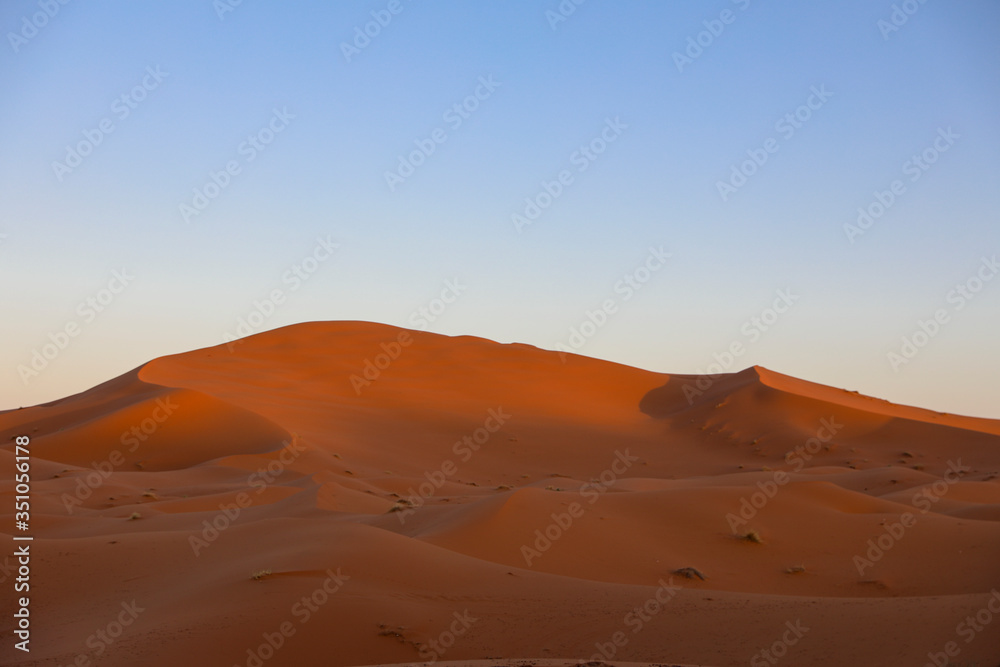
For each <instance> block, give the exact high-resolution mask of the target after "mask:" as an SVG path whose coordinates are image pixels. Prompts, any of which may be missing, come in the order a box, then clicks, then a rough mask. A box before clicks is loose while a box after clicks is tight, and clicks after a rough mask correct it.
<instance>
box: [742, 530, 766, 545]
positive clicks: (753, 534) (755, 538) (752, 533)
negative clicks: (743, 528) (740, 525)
mask: <svg viewBox="0 0 1000 667" xmlns="http://www.w3.org/2000/svg"><path fill="white" fill-rule="evenodd" d="M741 539H744V540H746V541H747V542H753V543H754V544H763V543H764V540H763V539H761V537H760V533H758V532H757V531H756V530H749V531H747V532H746V533H744V535H743V537H742V538H741Z"/></svg>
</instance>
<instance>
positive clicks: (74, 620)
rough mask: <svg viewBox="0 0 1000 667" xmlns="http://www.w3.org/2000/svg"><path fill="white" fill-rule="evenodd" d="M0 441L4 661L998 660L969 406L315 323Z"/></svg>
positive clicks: (994, 583)
mask: <svg viewBox="0 0 1000 667" xmlns="http://www.w3.org/2000/svg"><path fill="white" fill-rule="evenodd" d="M393 357H396V358H393ZM369 362H370V363H369ZM380 367H381V368H380ZM0 435H2V439H3V442H4V443H9V444H5V445H4V446H3V448H2V449H0V480H3V483H2V486H0V489H2V493H0V496H2V497H0V514H2V517H3V521H2V526H3V530H4V531H6V532H5V533H4V534H5V535H10V534H11V533H12V531H13V528H12V526H13V525H14V517H13V506H14V500H13V496H14V484H13V474H14V461H13V457H14V447H13V441H12V438H13V437H14V436H17V435H28V436H30V437H31V452H32V455H33V457H34V458H33V462H32V517H31V533H32V534H33V535H34V536H35V540H34V542H33V543H32V554H33V559H32V564H31V565H32V574H31V591H30V595H31V618H32V630H33V633H32V637H31V644H30V646H31V652H30V654H25V653H22V652H20V651H15V650H13V649H12V647H11V644H12V640H10V633H11V631H12V630H13V629H14V623H13V619H12V617H11V615H10V614H9V613H6V612H5V613H4V617H3V619H2V620H0V631H2V632H3V634H4V636H5V638H6V639H5V643H4V645H3V646H2V647H0V662H2V663H3V664H38V665H88V664H92V665H125V666H133V665H142V666H151V667H154V666H161V665H162V666H171V667H173V666H176V665H190V666H192V667H195V666H201V665H220V666H227V667H228V666H230V665H243V666H246V667H252V666H254V665H269V666H270V665H374V664H398V663H422V662H429V661H431V660H438V661H440V662H442V663H445V662H449V663H450V664H455V665H480V666H482V667H486V666H487V665H500V664H510V665H515V664H516V665H529V664H539V665H543V664H544V665H551V666H553V667H554V666H557V665H564V664H565V665H575V664H581V663H585V662H588V661H604V662H606V663H609V664H621V665H625V664H629V663H641V664H681V665H717V666H722V665H740V664H751V665H771V664H786V665H892V666H896V665H915V666H919V665H924V664H935V661H937V664H939V665H944V664H945V662H946V661H947V660H951V662H952V663H953V664H958V665H973V664H975V665H979V666H981V667H985V666H987V665H989V666H991V667H992V666H994V665H998V664H1000V592H997V591H998V590H1000V479H998V474H1000V422H998V421H994V420H984V419H974V418H969V417H960V416H956V415H948V414H941V413H936V412H931V411H927V410H922V409H917V408H910V407H903V406H897V405H893V404H890V403H887V402H885V401H881V400H878V399H873V398H869V397H866V396H862V395H859V394H857V393H854V392H849V391H845V390H841V389H834V388H830V387H825V386H821V385H816V384H813V383H810V382H806V381H803V380H798V379H795V378H791V377H788V376H784V375H781V374H779V373H775V372H773V371H769V370H766V369H764V368H759V367H753V368H749V369H746V370H744V371H742V372H740V373H735V374H729V375H720V376H715V377H697V376H685V375H664V374H659V373H651V372H647V371H643V370H638V369H635V368H629V367H626V366H621V365H617V364H613V363H609V362H604V361H598V360H594V359H589V358H585V357H579V356H573V355H560V354H559V353H555V352H548V351H544V350H539V349H536V348H533V347H529V346H525V345H500V344H497V343H494V342H491V341H487V340H483V339H479V338H472V337H458V338H451V337H445V336H439V335H434V334H428V333H420V332H411V331H406V330H403V329H397V328H394V327H389V326H384V325H376V324H368V323H360V322H341V323H311V324H302V325H296V326H292V327H287V328H284V329H279V330H276V331H271V332H268V333H264V334H260V335H257V336H253V337H250V338H247V339H244V340H242V341H240V342H238V343H235V344H233V345H230V346H226V345H222V346H218V347H213V348H208V349H203V350H196V351H193V352H189V353H185V354H180V355H175V356H169V357H163V358H160V359H157V360H154V361H152V362H150V363H148V364H146V365H144V366H142V367H141V368H139V369H137V370H135V371H133V372H131V373H128V374H126V375H124V376H122V377H119V378H117V379H115V380H112V381H110V382H107V383H105V384H103V385H100V386H98V387H95V388H94V389H92V390H90V391H87V392H84V393H82V394H79V395H76V396H72V397H69V398H66V399H63V400H60V401H56V402H53V403H49V404H46V405H41V406H36V407H31V408H24V409H21V410H13V411H7V412H4V413H0ZM95 469H96V471H95ZM101 471H103V472H101ZM7 543H8V544H9V543H10V542H9V539H8V540H7ZM6 551H7V552H12V551H13V549H8V550H6ZM0 557H2V556H0ZM3 564H4V566H5V567H4V568H3V569H2V570H0V578H3V579H4V583H3V584H2V586H3V590H4V593H3V596H4V599H5V600H7V599H9V598H10V597H12V596H13V594H12V593H11V591H12V581H13V577H14V576H16V571H15V569H13V565H12V564H13V558H12V557H8V560H7V561H6V562H4V563H3ZM253 573H258V576H257V578H252V577H251V575H252V574H253ZM968 617H971V619H969V618H968ZM273 646H276V647H277V648H272V647H273ZM947 651H951V655H950V656H948V655H946V652H947ZM508 659H509V660H508ZM514 659H516V660H514Z"/></svg>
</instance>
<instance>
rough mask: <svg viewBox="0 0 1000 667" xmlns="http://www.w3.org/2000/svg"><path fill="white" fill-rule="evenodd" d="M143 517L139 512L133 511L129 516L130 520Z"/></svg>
mask: <svg viewBox="0 0 1000 667" xmlns="http://www.w3.org/2000/svg"><path fill="white" fill-rule="evenodd" d="M141 518H142V515H141V514H139V513H138V512H132V514H131V515H130V516H129V518H128V520H129V521H135V520H136V519H141Z"/></svg>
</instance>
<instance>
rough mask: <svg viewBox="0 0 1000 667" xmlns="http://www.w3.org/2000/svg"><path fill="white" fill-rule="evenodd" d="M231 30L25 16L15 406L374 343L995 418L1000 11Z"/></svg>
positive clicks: (703, 9)
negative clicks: (300, 334)
mask: <svg viewBox="0 0 1000 667" xmlns="http://www.w3.org/2000/svg"><path fill="white" fill-rule="evenodd" d="M224 1H225V0H220V1H219V2H215V3H213V2H212V0H197V1H195V0H185V1H178V2H170V3H153V2H101V3H93V2H80V1H75V2H69V3H68V4H66V5H60V4H58V2H55V0H53V2H52V3H51V5H52V7H50V8H49V12H50V13H53V14H54V15H53V16H51V17H49V16H47V15H46V14H45V7H47V6H48V5H47V3H46V2H44V1H43V2H41V3H39V2H37V0H36V1H35V2H28V1H21V0H17V1H14V0H10V1H8V2H4V3H2V5H0V29H2V31H3V33H4V40H3V44H0V86H2V90H3V95H2V97H0V199H2V201H3V203H4V206H3V208H2V214H0V234H3V237H2V238H0V267H2V269H0V270H2V272H3V273H2V276H3V297H4V298H3V318H2V325H0V326H2V327H3V342H4V345H3V346H2V349H0V407H4V408H9V407H17V406H19V405H29V404H34V403H37V402H41V401H46V400H52V399H55V398H58V397H61V396H64V395H67V394H70V393H74V392H77V391H80V390H83V389H85V388H88V387H90V386H92V385H94V384H96V383H98V382H100V381H103V380H105V379H108V378H110V377H113V376H115V375H118V374H120V373H122V372H124V371H126V370H128V369H130V368H133V367H135V366H137V365H139V364H141V363H143V362H144V361H147V360H149V359H151V358H154V357H157V356H160V355H164V354H169V353H174V352H180V351H184V350H188V349H192V348H197V347H203V346H208V345H213V344H217V343H220V342H223V341H225V340H226V337H227V333H234V332H236V330H237V325H238V323H239V321H240V319H241V318H244V319H248V318H249V319H252V320H253V322H254V323H255V324H256V326H254V327H252V330H253V331H259V330H264V329H270V328H274V327H278V326H283V325H286V324H290V323H293V322H300V321H308V320H340V319H362V320H372V321H377V322H386V323H390V324H397V325H402V326H417V327H418V328H423V327H426V328H428V329H429V330H432V331H437V332H441V333H446V334H474V335H478V336H483V337H487V338H492V339H495V340H500V341H504V342H510V341H519V342H525V343H531V344H534V345H538V346H540V347H545V348H550V349H554V348H556V347H557V346H558V345H559V344H562V345H565V346H568V347H570V348H571V349H577V348H578V349H579V352H580V353H581V354H586V355H589V356H595V357H600V358H605V359H611V360H614V361H619V362H623V363H627V364H630V365H634V366H639V367H643V368H648V369H652V370H657V371H665V372H681V373H690V372H697V371H699V370H706V369H707V368H708V367H709V365H710V364H711V363H712V362H713V359H714V357H715V356H716V355H720V356H721V357H722V358H723V360H724V361H726V362H727V364H726V365H727V367H728V368H729V369H730V370H739V369H741V368H744V367H746V366H750V365H752V364H761V365H764V366H767V367H769V368H772V369H774V370H777V371H780V372H784V373H788V374H792V375H796V376H800V377H804V378H807V379H810V380H814V381H817V382H823V383H826V384H832V385H835V386H841V387H846V388H848V389H857V390H860V391H862V392H864V393H870V394H874V395H876V396H880V397H884V398H887V399H890V400H893V401H896V402H902V403H910V404H917V405H921V406H925V407H931V408H934V409H939V410H943V411H952V412H960V413H965V414H973V415H980V416H991V417H1000V407H998V406H1000V402H998V401H997V390H996V384H997V382H996V379H997V377H998V376H1000V354H998V349H997V340H998V338H997V331H998V330H1000V308H998V304H1000V279H997V280H993V281H989V280H986V281H984V282H983V283H982V284H981V285H977V283H976V282H975V281H976V280H979V279H980V278H977V272H980V273H982V275H983V277H985V276H992V273H991V272H995V269H992V268H990V267H989V265H988V264H987V265H983V263H982V262H983V258H984V257H985V258H987V259H990V258H992V257H994V254H995V253H1000V226H998V219H997V212H998V210H1000V188H998V187H997V184H998V176H1000V163H998V161H997V156H998V155H1000V123H998V122H997V119H998V118H1000V41H998V40H997V39H996V35H997V30H998V28H1000V6H998V4H997V3H996V2H991V1H984V0H980V1H971V2H963V3H949V2H941V1H935V0H930V1H928V2H925V3H923V4H921V3H919V2H916V0H911V1H910V2H907V3H901V5H905V8H906V9H909V10H910V11H911V12H913V13H912V14H910V15H905V14H897V15H896V16H895V17H894V16H893V11H894V10H893V2H889V1H888V0H887V1H884V2H873V1H871V0H865V1H861V0H847V1H838V2H819V3H793V2H759V1H758V0H751V1H750V2H747V1H746V0H740V1H739V2H731V1H729V0H715V1H713V2H700V3H667V2H652V1H647V2H639V1H632V2H609V1H607V0H589V1H587V2H584V3H583V4H582V5H579V6H575V5H573V4H572V2H564V3H563V6H564V7H565V6H570V5H572V6H575V7H576V9H575V11H574V12H573V13H572V14H570V15H569V16H567V17H562V16H561V15H558V14H554V13H552V12H558V11H559V6H560V3H559V2H558V1H557V0H550V1H540V2H520V1H506V2H482V1H479V2H474V1H471V0H469V1H465V2H437V3H431V2H421V1H419V0H400V1H399V2H398V3H396V2H390V1H389V0H375V1H365V2H350V3H347V2H343V3H321V2H286V3H265V2H263V1H261V0H244V1H243V2H242V3H240V4H239V5H237V6H235V7H231V9H232V11H223V9H225V8H226V7H228V5H226V4H224ZM901 5H900V3H897V6H901ZM54 8H57V9H58V11H54ZM392 10H395V12H396V13H393V11H392ZM914 10H915V11H914ZM900 11H902V10H900ZM373 12H374V14H373ZM904 16H905V19H906V20H905V22H903V20H902V19H903V17H904ZM554 17H558V18H560V19H561V18H565V19H566V20H556V18H554ZM894 18H895V21H896V23H897V24H899V25H896V24H894V23H893V22H892V21H893V19H894ZM379 19H381V21H382V22H383V23H385V25H384V26H381V25H378V23H377V22H376V23H372V22H373V21H377V20H379ZM727 21H728V22H727ZM706 22H707V23H706ZM880 22H881V23H880ZM366 24H369V25H367V26H366ZM39 26H40V27H39ZM366 28H367V30H368V32H369V33H372V34H373V35H374V36H372V37H367V36H365V37H358V35H359V34H361V35H363V34H364V32H365V30H366ZM896 28H898V29H896ZM713 32H714V33H718V34H713ZM366 40H367V41H366ZM689 40H691V41H689ZM699 41H700V42H701V43H702V45H701V46H692V44H695V45H697V43H698V42H699ZM345 44H349V45H350V47H349V48H345V46H344V45H345ZM699 49H700V51H699ZM685 51H688V53H687V54H685ZM675 54H681V55H683V56H684V58H688V60H684V59H683V58H681V57H680V56H677V55H675ZM816 91H819V93H821V94H820V95H819V96H817V95H816ZM477 95H478V97H477ZM123 96H124V97H123ZM470 96H471V97H470ZM455 105H459V106H458V109H457V110H456V109H455ZM803 105H805V106H803ZM810 105H811V106H812V108H810ZM789 114H791V116H790V118H788V119H786V117H788V115H789ZM796 114H797V115H798V118H796ZM783 119H784V120H783ZM102 128H103V129H102ZM108 129H110V132H107V131H106V130H108ZM98 139H99V141H98ZM935 142H936V146H935ZM420 146H423V148H420ZM431 146H432V147H433V152H431V150H430V148H429V147H431ZM588 146H589V147H590V148H587V150H586V151H581V147H588ZM414 151H419V152H418V153H416V154H413V156H412V157H413V159H412V161H411V153H413V152H414ZM925 151H926V152H927V158H928V159H931V158H933V160H934V161H933V164H929V163H926V162H923V158H919V156H920V155H921V154H923V153H924V152H925ZM69 153H72V154H69ZM79 153H86V155H80V156H79V157H74V154H79ZM915 155H916V156H918V158H919V159H920V160H921V164H922V165H923V166H920V165H918V164H917V163H915V162H912V161H911V160H912V158H913V156H915ZM400 156H402V159H403V160H404V161H405V162H407V163H409V164H405V165H403V167H400V159H401V157H400ZM755 157H756V159H757V161H758V162H762V163H763V164H760V165H759V166H758V165H757V164H754V163H753V162H750V163H747V164H746V165H743V163H744V162H745V161H746V160H753V159H754V158H755ZM764 158H766V161H765V160H764ZM413 163H419V164H418V165H417V166H415V167H413V169H412V173H411V172H410V167H411V166H412V164H413ZM227 165H228V166H229V167H230V168H231V169H232V172H233V173H232V174H225V173H223V172H225V170H226V169H227ZM734 165H735V168H736V169H737V171H738V172H739V170H740V169H741V165H742V170H743V171H744V172H747V173H750V174H751V175H749V176H744V174H740V173H738V174H737V176H736V177H735V178H734V177H733V173H732V172H733V169H734ZM387 172H395V174H396V176H395V177H387V175H386V174H387ZM213 173H214V174H215V180H216V181H218V182H219V183H223V184H225V187H221V188H219V187H217V186H216V185H215V184H214V183H213V181H212V174H213ZM560 175H561V176H562V178H563V182H562V183H560V180H559V179H560ZM744 178H745V182H744V181H743V180H742V179H744ZM894 181H899V182H898V183H896V190H897V191H896V193H895V194H894V193H893V192H892V188H893V182H894ZM543 182H545V183H547V184H548V189H549V190H550V191H551V192H552V193H556V194H557V196H555V197H552V196H551V195H550V193H549V192H546V188H545V186H544V185H543ZM720 182H725V183H728V184H729V185H728V187H726V186H720ZM206 190H207V191H206ZM196 191H198V192H199V193H201V195H196ZM876 191H878V192H885V193H886V194H882V195H880V196H881V198H882V200H883V202H882V203H879V202H878V198H877V197H876V194H875V193H876ZM204 195H212V198H211V199H207V198H206V200H205V201H201V200H200V199H199V198H198V197H199V196H204ZM890 197H892V198H893V201H892V203H891V205H888V206H887V207H886V208H884V210H883V211H882V214H881V216H880V217H877V218H873V219H872V222H871V224H870V225H868V227H867V229H862V230H861V231H862V232H863V233H861V234H858V233H856V232H851V233H848V232H849V231H850V230H848V231H845V224H847V225H850V224H856V221H857V218H858V209H859V207H863V208H865V209H870V210H871V211H873V212H874V213H879V212H880V207H882V206H883V204H884V203H886V202H888V201H889V198H890ZM526 199H528V200H531V201H534V202H535V203H536V204H538V205H541V206H544V208H541V207H540V209H539V210H540V214H539V215H537V216H535V217H534V219H533V220H530V221H529V220H528V217H527V216H528V215H529V214H530V215H534V213H535V211H532V210H531V207H530V206H529V205H528V203H526ZM206 201H207V206H206V205H205V204H206ZM196 204H198V205H201V206H202V210H198V209H197V208H196ZM182 205H184V206H188V207H190V210H188V209H185V208H183V206H182ZM185 211H186V214H185ZM192 211H197V214H194V213H192ZM514 214H518V215H520V216H522V217H523V219H524V220H525V221H528V222H530V224H518V223H516V220H518V219H517V218H512V216H514ZM866 224H867V223H866ZM859 229H860V228H859ZM849 236H850V237H851V239H850V240H849ZM319 238H321V239H323V240H324V242H325V243H326V244H327V245H330V244H337V246H338V247H337V248H336V249H335V250H334V251H332V254H331V251H329V250H327V249H324V247H323V246H322V244H318V241H317V239H319ZM852 240H853V243H852V242H851V241H852ZM651 247H652V248H654V249H656V250H657V252H659V253H669V255H670V257H669V259H666V260H663V259H662V258H661V259H656V257H655V255H651V254H650V248H651ZM661 247H662V251H660V250H659V249H660V248H661ZM310 257H311V258H312V259H307V258H310ZM303 262H304V263H305V264H304V266H305V267H306V268H311V269H315V270H314V271H313V272H312V273H308V272H307V271H305V269H304V268H302V267H303ZM647 262H649V264H648V265H647V264H646V263H647ZM296 266H299V267H300V268H299V273H298V274H296V272H295V268H294V267H296ZM115 271H118V272H122V271H124V274H123V275H122V276H121V277H119V278H115V274H114V272H115ZM626 275H629V276H632V277H631V278H630V280H632V282H633V283H635V284H636V285H638V284H641V289H638V290H635V289H633V288H632V287H630V286H629V285H628V282H627V281H624V280H623V277H624V276H626ZM304 276H308V278H307V279H303V277H304ZM642 279H646V282H644V283H641V280H642ZM970 279H971V280H972V281H973V282H972V283H971V285H970V286H969V289H970V290H971V289H974V288H976V287H981V289H980V290H979V291H978V292H976V293H975V295H974V298H972V299H971V300H970V299H969V298H967V297H965V296H960V294H959V293H953V292H952V290H954V289H955V287H956V285H960V284H961V285H965V284H966V282H967V281H969V280H970ZM456 280H457V281H458V282H457V286H456V285H455V283H454V281H456ZM448 281H451V283H449V282H448ZM620 281H621V282H620ZM109 285H110V287H111V288H113V290H108V287H109ZM449 285H451V286H449ZM276 289H277V290H281V296H282V297H283V302H282V303H280V304H278V306H277V307H276V308H275V309H274V312H273V313H271V314H270V316H269V317H266V318H265V317H262V316H254V317H252V318H251V313H252V312H254V310H255V305H254V302H255V300H256V301H258V302H261V301H262V300H263V299H264V298H266V297H268V296H269V294H270V293H271V292H272V291H273V290H276ZM102 290H105V291H102ZM779 290H788V291H790V294H791V297H792V298H790V299H787V298H786V301H790V302H792V304H793V305H791V306H785V305H784V303H785V302H784V301H780V299H781V297H780V296H779V295H778V292H779ZM115 291H118V292H119V293H114V292H115ZM443 291H444V292H445V296H447V298H448V299H449V300H452V301H453V302H452V303H450V304H447V305H445V304H443V302H437V303H436V302H435V301H434V299H436V298H439V297H440V296H441V294H442V292H443ZM455 294H458V296H457V297H455V296H454V295H455ZM969 294H970V295H971V294H972V292H971V291H970V292H969ZM88 299H90V300H93V301H94V303H96V304H97V305H96V306H94V305H87V301H88ZM776 299H779V304H778V305H779V306H780V308H781V309H782V310H785V311H786V312H784V313H780V314H777V317H776V318H775V319H773V320H772V316H773V315H775V313H769V312H768V311H767V309H768V308H769V307H772V306H773V304H774V302H775V300H776ZM102 300H103V301H104V302H105V303H103V304H102V303H101V301H102ZM606 301H610V306H611V307H610V308H609V311H610V314H606V317H605V316H604V315H601V314H597V313H596V312H595V311H597V310H598V309H601V308H603V307H604V306H605V305H607V304H605V302H606ZM81 304H83V305H81ZM441 306H444V307H443V309H442V308H441ZM422 307H423V308H425V309H429V312H431V314H432V315H433V314H434V313H435V312H436V313H438V315H433V316H434V318H435V319H434V321H433V322H432V321H430V319H429V318H427V317H424V316H423V315H421V314H420V310H419V309H420V308H422ZM98 309H100V312H98ZM261 309H262V310H264V311H268V310H269V307H268V305H267V304H263V305H262V306H261ZM442 310H443V312H442ZM588 311H589V312H591V314H592V315H593V319H595V320H597V321H598V322H599V323H601V326H593V327H591V326H590V325H585V324H584V322H587V321H588V315H587V313H588ZM938 311H940V312H938ZM414 313H416V315H414ZM942 313H943V314H942ZM935 314H938V315H940V319H941V323H939V324H938V326H937V328H936V330H935V327H934V326H933V325H926V328H928V329H929V330H933V331H934V335H933V336H929V335H923V334H918V333H917V332H920V331H921V329H920V327H919V325H918V321H919V320H924V321H926V320H929V319H933V318H934V317H935ZM754 317H764V318H765V321H771V324H770V325H765V326H767V330H766V331H765V330H764V329H763V327H760V326H758V325H757V324H756V323H754V322H753V320H752V319H751V318H754ZM67 327H69V328H70V330H72V331H73V332H74V333H75V335H72V336H69V335H67V338H63V337H62V336H60V334H59V332H60V331H65V330H66V328H67ZM572 327H576V328H577V330H581V328H582V329H583V330H584V331H583V334H592V335H590V336H589V337H588V336H583V334H581V335H582V336H583V338H580V337H576V338H574V337H571V328H572ZM245 330H246V329H244V331H245ZM915 334H917V339H918V340H917V341H915V342H917V343H923V345H922V346H920V347H919V349H918V351H917V352H916V354H915V355H911V356H912V359H907V360H906V362H905V363H902V362H898V361H897V363H895V364H894V363H893V361H892V359H891V358H890V356H889V355H890V353H896V354H900V357H902V356H903V355H902V353H903V347H904V345H903V341H902V339H903V337H904V336H905V337H907V338H909V339H911V340H912V338H913V336H914V335H915ZM53 340H54V341H56V342H54V343H51V345H57V344H58V343H59V342H60V341H62V342H66V340H68V343H67V344H66V345H65V349H60V350H58V351H56V348H54V347H51V346H50V347H49V348H48V349H47V350H45V349H43V348H44V346H45V345H46V344H50V342H51V341H53ZM574 341H575V343H580V342H581V341H582V342H583V344H582V345H574ZM734 343H740V344H742V345H743V348H742V350H743V352H742V354H740V355H739V356H738V357H737V358H734V359H733V360H732V362H731V364H730V363H728V360H727V359H725V355H724V354H722V353H723V352H724V351H725V350H727V349H728V348H730V347H731V346H732V345H733V344H734ZM35 351H38V352H39V354H42V353H44V352H46V351H47V352H48V355H49V356H51V357H52V358H51V359H47V360H45V363H42V362H41V361H39V360H38V357H36V368H37V367H42V366H44V368H41V370H40V371H38V372H37V375H34V374H28V375H26V374H25V371H24V369H26V368H30V366H31V361H32V357H33V355H34V353H35ZM910 352H912V350H911V351H910ZM894 365H895V366H896V367H895V368H894V367H893V366H894ZM19 367H22V368H21V369H20V370H19Z"/></svg>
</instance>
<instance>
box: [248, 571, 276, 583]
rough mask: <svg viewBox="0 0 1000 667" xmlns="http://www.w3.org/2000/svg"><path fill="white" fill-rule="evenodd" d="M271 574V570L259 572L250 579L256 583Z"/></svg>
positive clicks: (254, 573)
mask: <svg viewBox="0 0 1000 667" xmlns="http://www.w3.org/2000/svg"><path fill="white" fill-rule="evenodd" d="M269 574H271V570H257V571H256V572H253V573H252V574H251V575H250V578H251V579H253V580H254V581H260V580H261V579H263V578H264V577H266V576H267V575H269Z"/></svg>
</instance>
